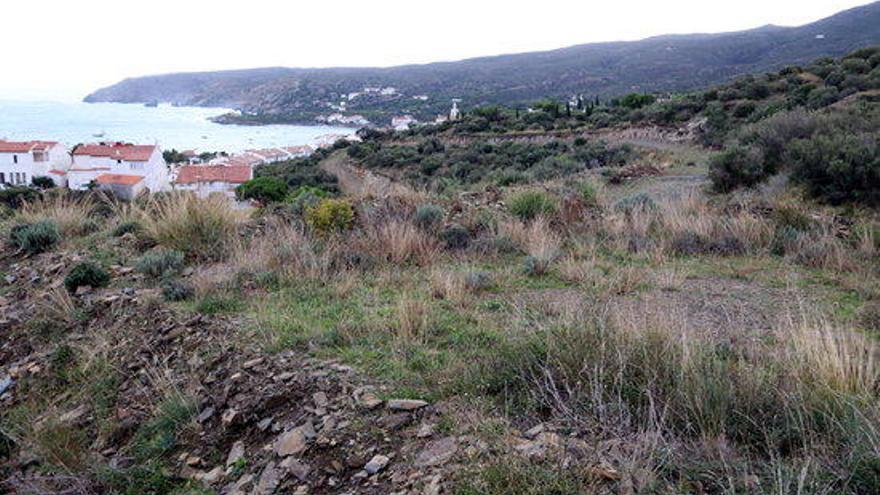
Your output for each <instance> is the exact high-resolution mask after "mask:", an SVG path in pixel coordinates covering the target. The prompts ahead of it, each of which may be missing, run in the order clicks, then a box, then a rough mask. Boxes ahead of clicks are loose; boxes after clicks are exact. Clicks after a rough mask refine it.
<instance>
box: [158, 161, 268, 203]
mask: <svg viewBox="0 0 880 495" xmlns="http://www.w3.org/2000/svg"><path fill="white" fill-rule="evenodd" d="M253 177H254V169H253V168H251V167H249V166H247V165H201V166H199V165H185V166H183V167H180V168H179V169H177V177H175V178H174V189H175V190H178V191H193V192H195V193H196V195H197V196H198V197H200V198H204V197H207V196H210V195H211V194H215V193H219V194H223V195H225V196H229V197H230V198H233V197H235V188H236V187H238V186H239V185H240V184H242V183H244V182H247V181H249V180H251V179H253Z"/></svg>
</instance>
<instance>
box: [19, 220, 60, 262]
mask: <svg viewBox="0 0 880 495" xmlns="http://www.w3.org/2000/svg"><path fill="white" fill-rule="evenodd" d="M9 238H10V241H11V242H12V245H14V246H15V247H17V248H19V249H21V250H22V251H24V252H26V253H29V254H38V253H43V252H46V251H48V250H50V249H52V247H53V246H55V245H56V244H58V242H59V241H60V240H61V234H59V233H58V226H57V225H55V222H53V221H51V220H43V221H41V222H37V223H35V224H19V225H16V226H14V227H12V230H11V231H10V233H9Z"/></svg>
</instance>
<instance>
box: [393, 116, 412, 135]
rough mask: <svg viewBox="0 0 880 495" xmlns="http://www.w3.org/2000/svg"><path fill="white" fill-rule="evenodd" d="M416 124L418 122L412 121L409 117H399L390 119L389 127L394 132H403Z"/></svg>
mask: <svg viewBox="0 0 880 495" xmlns="http://www.w3.org/2000/svg"><path fill="white" fill-rule="evenodd" d="M418 122H419V121H418V120H416V119H414V118H413V117H412V116H411V115H401V116H399V117H392V118H391V127H393V128H394V130H395V131H405V130H407V129H409V128H410V127H411V126H412V125H414V124H417V123H418Z"/></svg>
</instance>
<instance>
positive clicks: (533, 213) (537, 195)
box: [510, 191, 556, 220]
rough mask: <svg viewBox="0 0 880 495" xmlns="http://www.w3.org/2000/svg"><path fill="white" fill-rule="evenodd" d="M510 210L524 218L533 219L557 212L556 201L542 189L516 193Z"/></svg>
mask: <svg viewBox="0 0 880 495" xmlns="http://www.w3.org/2000/svg"><path fill="white" fill-rule="evenodd" d="M510 212H511V213H513V214H514V215H516V216H517V217H519V218H520V219H522V220H531V219H533V218H535V217H538V216H542V215H552V214H553V213H555V212H556V202H555V201H553V199H552V198H551V197H550V196H549V195H547V194H545V193H543V192H540V191H528V192H523V193H519V194H517V195H515V196H514V197H513V198H511V200H510Z"/></svg>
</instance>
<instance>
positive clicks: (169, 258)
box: [135, 249, 184, 278]
mask: <svg viewBox="0 0 880 495" xmlns="http://www.w3.org/2000/svg"><path fill="white" fill-rule="evenodd" d="M183 258H184V254H183V253H182V252H180V251H174V250H168V249H159V250H157V251H153V252H150V253H146V254H144V255H143V256H141V257H140V259H138V260H137V262H135V269H136V270H137V271H138V272H140V273H143V274H144V275H146V276H148V277H151V278H162V277H167V276H169V275H173V274H175V273H177V272H179V271H180V269H181V268H183Z"/></svg>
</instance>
